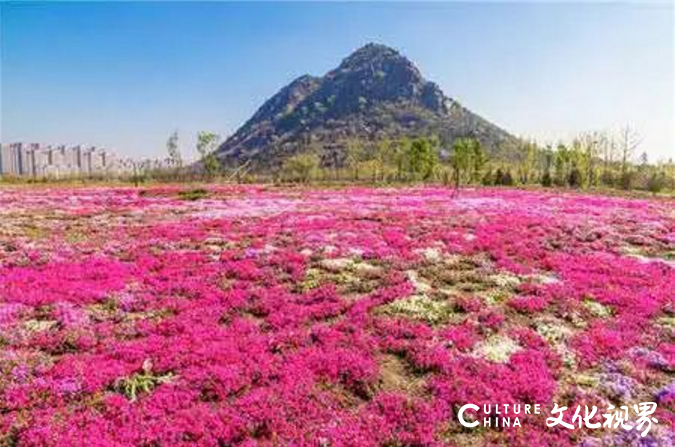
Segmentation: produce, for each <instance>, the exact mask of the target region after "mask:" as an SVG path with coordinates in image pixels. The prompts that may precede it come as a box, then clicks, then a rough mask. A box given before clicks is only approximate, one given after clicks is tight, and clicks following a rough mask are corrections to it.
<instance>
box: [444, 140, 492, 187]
mask: <svg viewBox="0 0 675 447" xmlns="http://www.w3.org/2000/svg"><path fill="white" fill-rule="evenodd" d="M483 157H484V155H483V152H482V149H481V147H480V143H479V142H478V140H476V139H475V138H458V139H457V140H455V144H454V145H453V153H452V156H451V157H450V165H451V166H452V170H453V173H454V183H455V190H457V189H459V186H460V184H461V182H462V177H464V176H466V173H467V172H469V171H470V170H471V172H472V176H473V172H474V170H475V169H476V168H477V167H480V168H482V165H483V164H484V163H485V160H484V158H483Z"/></svg>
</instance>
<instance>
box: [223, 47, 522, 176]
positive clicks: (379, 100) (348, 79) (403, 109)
mask: <svg viewBox="0 0 675 447" xmlns="http://www.w3.org/2000/svg"><path fill="white" fill-rule="evenodd" d="M432 134H433V135H437V136H439V137H440V138H441V141H442V142H443V144H444V145H445V146H446V147H450V146H451V145H452V142H453V141H454V140H455V139H456V138H459V137H466V136H470V137H475V138H478V139H479V140H480V141H481V143H482V144H483V146H484V147H485V148H486V150H487V151H488V152H491V153H495V152H496V151H497V150H498V148H499V147H500V146H501V147H503V146H508V144H505V143H514V142H516V141H517V140H516V138H515V137H514V136H512V135H510V134H509V133H508V132H506V131H504V130H503V129H501V128H499V127H498V126H496V125H494V124H492V123H490V122H489V121H487V120H485V119H483V118H481V117H480V116H478V115H476V114H475V113H473V112H471V111H469V110H468V109H466V108H465V107H463V106H462V105H461V104H459V103H458V102H457V101H455V100H454V99H451V98H449V97H447V96H445V94H444V93H443V91H441V89H440V88H439V87H438V86H437V85H436V84H434V83H433V82H430V81H427V80H426V79H424V77H423V76H422V74H421V73H420V71H419V70H418V69H417V67H415V65H414V64H413V63H412V62H410V61H409V60H408V59H406V58H405V57H404V56H402V55H401V54H399V53H398V52H397V51H396V50H393V49H392V48H389V47H387V46H385V45H379V44H374V43H369V44H367V45H366V46H364V47H362V48H360V49H358V50H356V51H355V52H354V53H352V54H351V55H350V56H349V57H347V58H346V59H344V60H343V61H342V63H341V64H340V65H339V66H338V67H337V68H336V69H334V70H332V71H330V72H328V73H327V74H326V75H325V76H323V77H314V76H309V75H304V76H301V77H299V78H297V79H296V80H295V81H293V82H291V83H290V84H288V85H287V86H286V87H284V88H282V89H281V90H280V91H279V92H278V93H277V94H276V95H274V96H273V97H272V98H270V99H269V100H267V101H266V102H265V103H264V104H263V105H262V107H260V108H259V109H258V111H257V112H256V113H255V114H254V115H253V116H252V117H251V118H250V119H249V120H248V121H247V122H246V123H244V125H243V126H242V127H241V128H239V129H238V130H237V132H236V133H235V134H234V135H232V136H231V137H230V138H229V139H227V140H226V141H225V142H224V143H223V144H222V145H221V146H220V147H219V149H218V151H217V156H218V157H219V158H220V159H221V160H222V161H223V162H225V163H226V164H239V163H242V162H243V161H246V160H249V159H252V160H255V161H256V162H257V163H258V164H260V165H266V166H270V165H274V164H276V163H278V162H279V161H280V160H283V158H284V157H285V156H287V155H290V154H293V153H296V152H298V151H300V150H304V149H307V148H308V147H310V146H313V147H317V146H318V147H324V148H337V150H338V151H339V150H340V148H341V147H344V142H345V141H347V140H348V139H361V140H375V139H378V138H383V137H401V136H421V135H432Z"/></svg>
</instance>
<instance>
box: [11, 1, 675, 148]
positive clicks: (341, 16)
mask: <svg viewBox="0 0 675 447" xmlns="http://www.w3.org/2000/svg"><path fill="white" fill-rule="evenodd" d="M674 17H675V15H674V11H673V6H672V4H671V3H669V2H662V3H651V4H637V3H636V4H631V3H594V4H588V3H587V4H580V3H560V4H552V3H473V4H464V3H419V2H414V3H280V2H279V3H162V2H155V3H46V2H44V3H2V4H0V25H1V27H0V50H1V53H0V64H1V66H0V75H1V78H0V81H1V84H0V94H1V98H0V106H1V109H0V118H1V122H0V131H1V134H0V140H2V141H3V142H9V141H16V140H22V141H35V142H42V143H83V144H96V145H101V146H106V147H110V148H112V149H114V150H115V151H116V152H118V153H119V154H122V155H133V156H157V155H161V154H163V153H164V151H165V141H166V139H167V137H168V135H169V134H170V133H171V132H172V131H173V130H174V129H178V131H179V133H180V136H181V145H182V146H183V150H184V152H185V153H186V155H190V154H191V153H192V149H191V146H192V145H193V140H194V135H195V133H196V132H197V131H198V130H210V131H215V132H218V133H220V134H222V135H228V134H231V133H233V132H234V131H235V130H236V128H237V127H238V126H239V125H241V124H242V123H243V122H244V121H245V120H246V119H247V118H248V117H249V116H250V115H251V114H252V113H253V112H254V111H255V110H256V109H257V107H258V106H260V105H261V104H262V102H263V101H264V100H265V99H266V98H268V97H269V96H271V95H273V94H274V93H275V92H276V91H277V90H278V89H279V88H281V87H282V86H284V85H285V84H286V83H288V82H290V81H291V80H292V79H294V78H295V77H297V76H299V75H302V74H304V73H309V74H315V75H322V74H324V73H325V72H326V71H328V70H329V69H331V68H333V67H335V66H336V65H337V64H338V63H339V62H340V60H341V59H343V58H344V57H346V56H347V55H348V54H349V53H350V52H351V51H353V50H354V49H356V48H358V47H360V46H361V45H363V44H365V43H367V42H369V41H375V42H380V43H384V44H387V45H390V46H392V47H394V48H396V49H398V50H400V51H401V52H402V53H403V54H404V55H406V56H407V57H409V58H410V59H411V60H412V61H413V62H415V63H416V64H417V65H418V67H420V69H421V70H422V72H423V73H424V74H425V76H426V77H427V78H429V79H430V80H433V81H435V82H437V83H438V84H439V85H440V86H441V88H442V89H443V90H444V91H445V93H446V94H447V95H449V96H451V97H454V98H455V99H457V100H459V101H460V102H462V103H463V104H464V105H466V106H467V107H469V108H470V109H472V110H474V111H475V112H477V113H480V114H482V115H483V116H484V117H486V118H488V119H490V120H492V121H494V122H495V123H497V124H499V125H501V126H503V127H504V128H506V129H507V130H509V131H511V132H512V133H515V134H518V135H524V136H530V137H534V138H537V139H538V140H540V141H542V142H547V141H556V140H557V139H559V138H568V137H570V136H571V135H573V134H574V133H576V132H579V131H584V130H600V129H608V130H613V129H618V128H619V127H621V126H623V125H625V124H630V125H632V126H633V127H634V128H636V129H637V130H638V131H639V132H640V133H641V135H642V137H643V144H642V147H641V149H643V150H646V151H647V152H648V153H649V154H650V156H651V158H652V159H654V158H658V157H666V156H673V157H675V136H674V134H675V117H674V114H675V110H674V107H675V106H674V105H673V103H674V102H675V89H674V86H673V84H674V82H675V69H674V58H675V48H674V43H673V42H674V41H675V35H674V33H675V30H674V24H673V23H674V22H675V20H674Z"/></svg>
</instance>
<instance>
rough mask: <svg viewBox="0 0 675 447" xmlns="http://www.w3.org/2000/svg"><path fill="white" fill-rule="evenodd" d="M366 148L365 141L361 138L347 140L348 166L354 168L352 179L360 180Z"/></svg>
mask: <svg viewBox="0 0 675 447" xmlns="http://www.w3.org/2000/svg"><path fill="white" fill-rule="evenodd" d="M365 152H366V151H365V149H364V147H363V143H362V142H361V141H359V140H356V139H352V140H348V141H347V154H346V161H347V166H349V167H350V168H351V169H352V180H354V181H358V180H359V172H360V170H359V169H360V167H361V166H360V165H361V162H362V161H363V159H364V157H365Z"/></svg>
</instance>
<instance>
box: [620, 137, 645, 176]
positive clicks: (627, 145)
mask: <svg viewBox="0 0 675 447" xmlns="http://www.w3.org/2000/svg"><path fill="white" fill-rule="evenodd" d="M639 145H640V136H639V135H638V133H637V132H635V131H634V130H633V129H631V128H630V127H629V126H626V127H624V128H623V129H621V131H620V132H619V151H620V153H621V176H622V177H623V176H624V174H625V173H626V171H627V170H628V168H629V166H628V164H629V163H630V161H631V159H632V158H633V155H634V154H635V150H636V149H637V148H638V146H639Z"/></svg>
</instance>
